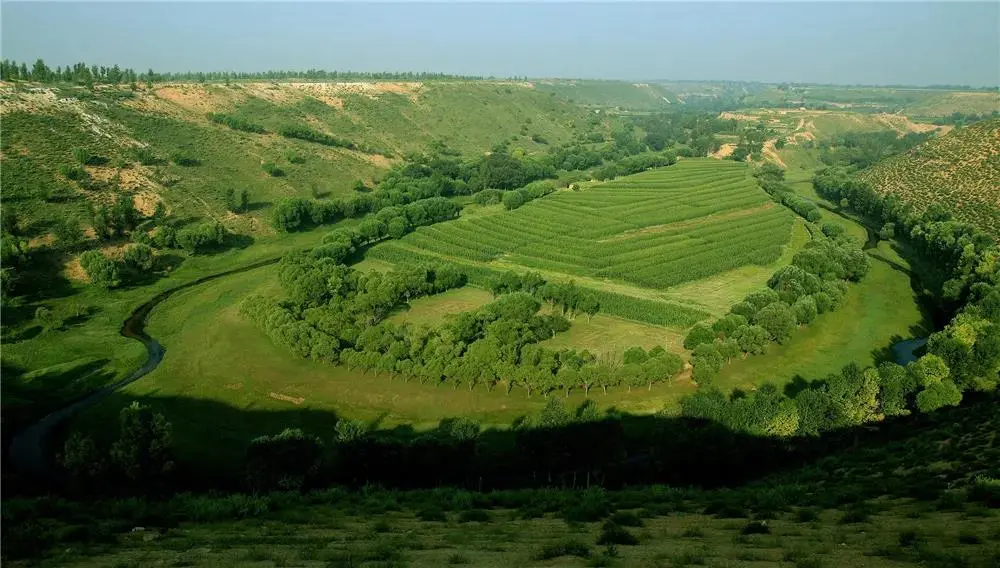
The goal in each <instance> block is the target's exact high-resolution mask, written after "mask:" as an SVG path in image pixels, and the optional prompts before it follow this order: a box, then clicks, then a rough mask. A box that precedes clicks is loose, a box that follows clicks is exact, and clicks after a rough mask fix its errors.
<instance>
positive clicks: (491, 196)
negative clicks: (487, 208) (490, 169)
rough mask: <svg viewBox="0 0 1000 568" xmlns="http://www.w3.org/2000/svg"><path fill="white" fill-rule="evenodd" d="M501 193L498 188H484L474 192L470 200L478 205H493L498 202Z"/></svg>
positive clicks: (501, 195)
mask: <svg viewBox="0 0 1000 568" xmlns="http://www.w3.org/2000/svg"><path fill="white" fill-rule="evenodd" d="M503 194H504V192H502V191H500V190H499V189H484V190H482V191H478V192H476V194H475V195H474V196H473V198H472V200H473V201H475V202H476V203H478V204H479V205H493V204H496V203H500V200H501V199H503Z"/></svg>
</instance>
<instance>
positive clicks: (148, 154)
mask: <svg viewBox="0 0 1000 568" xmlns="http://www.w3.org/2000/svg"><path fill="white" fill-rule="evenodd" d="M132 159H133V160H135V161H137V162H139V163H140V164H142V165H144V166H155V165H156V164H159V163H160V158H159V157H158V156H157V155H156V154H155V153H154V152H153V151H152V150H151V149H149V148H135V149H133V150H132Z"/></svg>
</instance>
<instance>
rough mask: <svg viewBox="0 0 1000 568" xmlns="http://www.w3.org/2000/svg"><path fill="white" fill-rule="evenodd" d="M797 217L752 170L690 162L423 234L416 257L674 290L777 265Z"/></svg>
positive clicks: (418, 235)
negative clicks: (422, 255) (748, 268)
mask: <svg viewBox="0 0 1000 568" xmlns="http://www.w3.org/2000/svg"><path fill="white" fill-rule="evenodd" d="M793 218H794V215H792V214H791V213H790V212H789V211H787V210H785V209H783V208H780V207H777V206H774V205H773V204H772V203H771V202H770V199H769V197H768V196H767V195H766V194H765V193H764V192H763V191H761V190H760V189H759V188H758V187H757V186H756V185H755V184H754V182H753V180H752V179H751V178H749V176H748V172H747V170H746V168H745V166H742V165H740V164H737V163H729V162H720V161H714V160H689V161H683V162H681V163H679V164H678V165H676V166H673V167H669V168H666V169H661V170H656V171H650V172H645V173H642V174H637V175H634V176H629V177H626V178H622V179H618V180H615V181H611V182H607V183H603V184H599V185H596V186H594V187H591V188H589V189H586V190H584V191H578V192H576V191H564V192H561V193H559V194H556V195H553V196H551V197H548V198H545V199H541V200H537V201H535V202H532V203H529V204H527V205H525V206H524V207H521V208H520V209H517V210H515V211H512V212H510V213H507V214H501V215H492V216H484V217H480V218H477V219H473V220H468V221H465V220H458V221H454V222H450V223H442V224H438V225H436V226H433V227H425V228H421V229H419V230H417V231H415V232H414V233H412V234H410V235H407V236H406V237H405V238H403V239H402V240H401V244H402V245H403V246H404V247H406V248H412V249H416V250H418V251H422V252H425V253H429V254H432V255H438V256H442V257H447V258H456V259H464V260H469V261H475V262H479V263H484V264H488V263H493V262H496V261H502V262H503V264H505V265H515V266H518V267H523V268H525V269H537V270H543V271H548V272H554V273H559V274H563V275H566V276H567V277H573V276H582V277H589V278H598V279H607V280H613V281H618V282H624V283H628V284H632V285H636V286H640V287H644V288H652V289H660V290H663V289H666V288H669V287H671V286H674V285H676V284H680V283H682V282H686V281H690V280H696V279H699V278H704V277H706V276H711V275H713V274H716V273H719V272H723V271H726V270H730V269H734V268H738V267H740V266H744V265H749V264H758V265H766V264H770V263H773V262H774V261H776V260H777V259H778V258H779V257H780V256H781V252H782V247H783V246H784V245H785V244H786V243H787V242H788V241H789V238H790V233H791V227H792V220H793Z"/></svg>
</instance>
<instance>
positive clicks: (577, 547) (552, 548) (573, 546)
mask: <svg viewBox="0 0 1000 568" xmlns="http://www.w3.org/2000/svg"><path fill="white" fill-rule="evenodd" d="M560 556H579V557H580V558H589V557H590V547H589V546H587V545H586V544H584V543H582V542H580V541H578V540H564V541H562V542H558V543H556V544H549V545H546V546H545V547H544V548H542V550H541V551H539V552H538V553H537V554H535V560H551V559H553V558H559V557H560Z"/></svg>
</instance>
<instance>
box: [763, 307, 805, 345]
mask: <svg viewBox="0 0 1000 568" xmlns="http://www.w3.org/2000/svg"><path fill="white" fill-rule="evenodd" d="M753 323H754V325H759V326H760V327H762V328H764V330H765V331H767V333H768V335H770V336H771V339H773V340H774V341H777V342H778V343H783V342H784V341H785V340H787V339H788V338H789V337H791V336H792V330H793V329H795V314H794V313H792V310H791V308H789V307H788V305H787V304H785V303H782V302H775V303H773V304H769V305H767V306H765V307H764V308H763V309H761V310H760V311H759V312H757V315H756V316H754V322H753Z"/></svg>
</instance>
